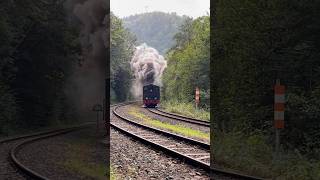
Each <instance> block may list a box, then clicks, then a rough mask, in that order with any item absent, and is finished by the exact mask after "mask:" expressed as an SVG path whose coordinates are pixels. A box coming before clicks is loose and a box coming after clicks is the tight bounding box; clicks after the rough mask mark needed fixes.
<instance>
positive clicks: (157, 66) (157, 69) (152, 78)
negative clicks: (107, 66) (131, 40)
mask: <svg viewBox="0 0 320 180" xmlns="http://www.w3.org/2000/svg"><path fill="white" fill-rule="evenodd" d="M130 65H131V69H132V70H133V72H134V78H135V81H134V82H133V86H132V94H133V95H134V97H136V98H140V97H141V96H142V88H143V86H144V85H147V84H151V83H152V84H155V85H158V86H162V83H161V77H162V74H163V71H164V69H165V68H166V67H167V61H166V60H165V59H164V58H163V56H161V55H160V54H159V53H158V51H157V50H156V49H154V48H152V47H149V46H148V45H147V44H145V43H144V44H142V45H140V46H138V47H136V50H135V52H134V55H133V58H132V59H131V62H130Z"/></svg>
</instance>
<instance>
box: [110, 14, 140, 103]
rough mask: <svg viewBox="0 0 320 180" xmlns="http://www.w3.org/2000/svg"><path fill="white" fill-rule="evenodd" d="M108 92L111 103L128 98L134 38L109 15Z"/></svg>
mask: <svg viewBox="0 0 320 180" xmlns="http://www.w3.org/2000/svg"><path fill="white" fill-rule="evenodd" d="M110 18H111V37H110V38H111V47H110V59H111V62H110V92H111V102H122V101H125V100H127V99H128V98H129V97H130V88H131V81H132V73H131V70H130V60H131V58H132V56H133V52H134V49H135V42H136V39H135V36H134V35H133V34H131V33H130V32H129V31H128V30H127V29H125V28H124V26H123V21H122V20H121V19H119V18H118V17H116V16H115V15H114V14H113V13H111V16H110Z"/></svg>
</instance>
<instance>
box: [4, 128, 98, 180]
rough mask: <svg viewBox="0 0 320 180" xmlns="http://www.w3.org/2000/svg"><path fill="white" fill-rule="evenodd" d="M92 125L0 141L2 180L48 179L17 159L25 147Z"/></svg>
mask: <svg viewBox="0 0 320 180" xmlns="http://www.w3.org/2000/svg"><path fill="white" fill-rule="evenodd" d="M92 124H93V123H86V124H82V125H80V126H75V127H69V128H63V129H57V130H52V131H46V132H40V133H35V134H30V135H25V136H19V137H14V138H7V139H3V140H0V149H1V150H0V151H1V156H0V157H1V159H0V179H48V178H47V177H44V176H42V175H41V174H40V173H38V172H35V171H34V170H31V168H30V167H27V166H25V165H24V164H23V163H21V162H20V161H19V159H18V158H17V154H18V153H21V152H23V147H24V146H26V145H28V144H30V143H33V142H35V141H39V140H42V139H46V138H50V137H53V136H57V135H62V134H65V133H69V132H72V131H75V130H80V129H82V128H86V127H88V126H90V125H92Z"/></svg>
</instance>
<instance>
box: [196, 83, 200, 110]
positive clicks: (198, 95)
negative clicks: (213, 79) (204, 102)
mask: <svg viewBox="0 0 320 180" xmlns="http://www.w3.org/2000/svg"><path fill="white" fill-rule="evenodd" d="M195 100H196V109H198V105H199V102H200V89H199V88H198V87H196V97H195Z"/></svg>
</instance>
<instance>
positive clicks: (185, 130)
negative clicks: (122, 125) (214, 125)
mask: <svg viewBox="0 0 320 180" xmlns="http://www.w3.org/2000/svg"><path fill="white" fill-rule="evenodd" d="M129 114H130V115H132V116H134V117H136V118H138V119H139V120H141V121H143V123H144V124H147V125H151V126H153V127H157V128H161V129H166V130H169V131H171V132H174V133H177V134H181V135H184V136H188V137H194V138H200V139H204V140H209V138H210V137H209V133H205V132H202V131H199V130H194V129H191V128H189V127H186V126H183V125H180V124H177V125H173V124H169V123H166V122H161V121H159V120H156V119H152V118H150V117H148V116H146V115H144V114H142V113H141V112H139V110H138V109H137V108H134V107H131V108H130V110H129Z"/></svg>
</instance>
